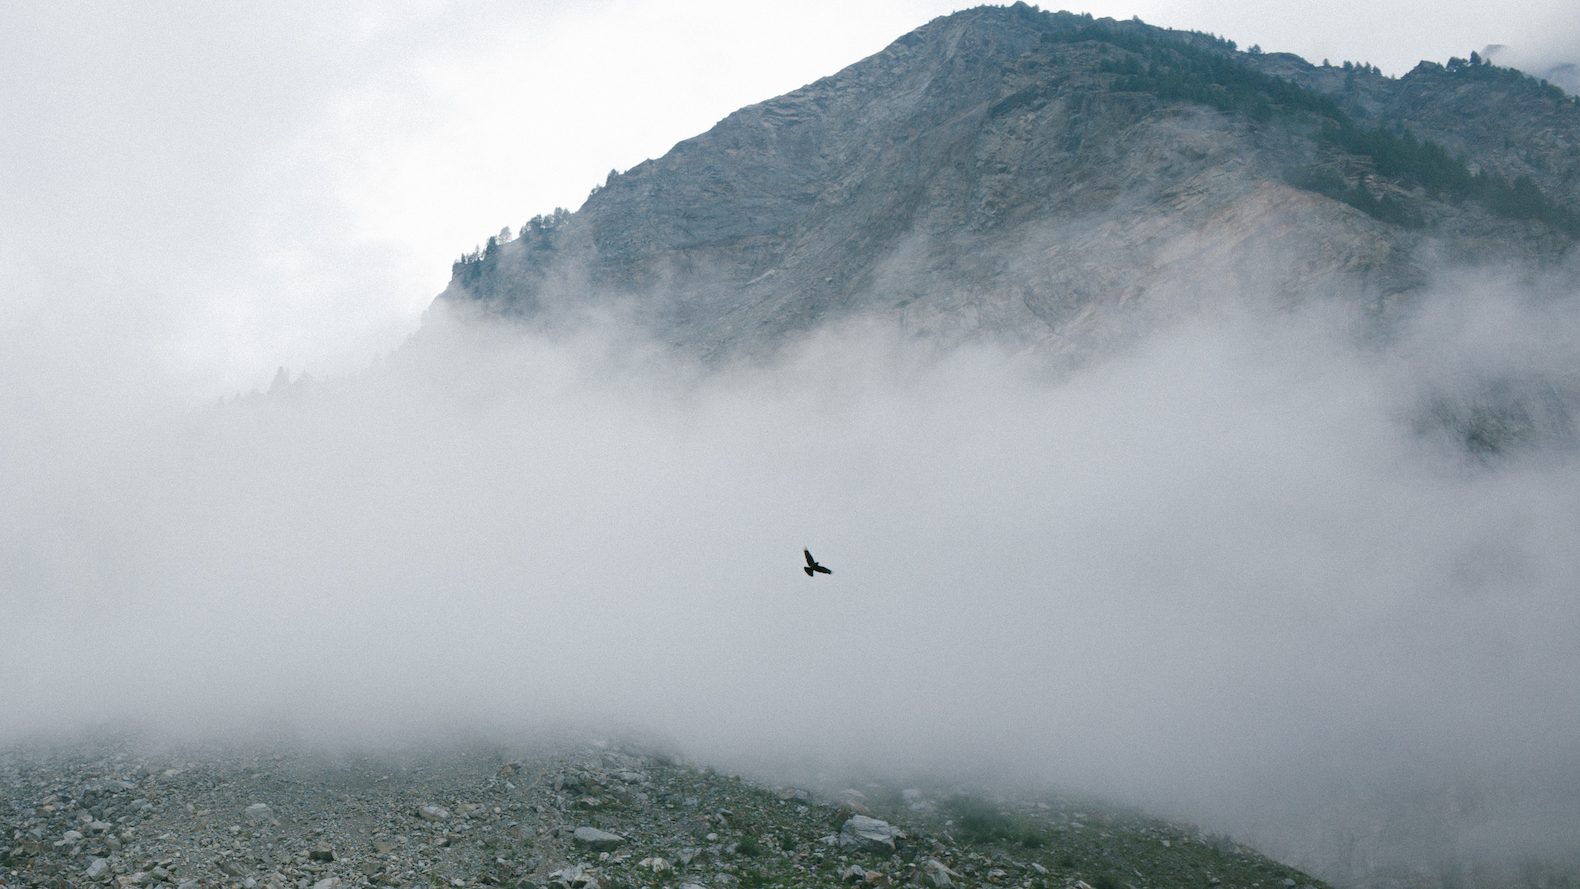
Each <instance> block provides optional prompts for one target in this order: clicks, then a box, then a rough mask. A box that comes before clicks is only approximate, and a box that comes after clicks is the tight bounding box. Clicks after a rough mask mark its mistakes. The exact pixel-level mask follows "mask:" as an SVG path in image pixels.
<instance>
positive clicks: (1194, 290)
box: [442, 4, 1580, 356]
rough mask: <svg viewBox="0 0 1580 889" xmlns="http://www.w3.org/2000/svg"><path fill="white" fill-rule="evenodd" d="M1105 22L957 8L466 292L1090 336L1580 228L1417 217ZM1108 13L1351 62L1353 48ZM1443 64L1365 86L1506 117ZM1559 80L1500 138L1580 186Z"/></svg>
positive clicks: (703, 334) (465, 298)
mask: <svg viewBox="0 0 1580 889" xmlns="http://www.w3.org/2000/svg"><path fill="white" fill-rule="evenodd" d="M1090 24H1092V23H1091V20H1090V19H1087V18H1085V17H1082V16H1076V15H1071V14H1069V13H1057V14H1048V13H1041V12H1037V11H1035V10H1033V9H1031V8H1029V7H1026V6H1024V5H1021V4H1017V5H1016V6H1015V7H1010V8H980V9H974V10H970V11H967V12H962V13H957V14H955V15H952V16H948V17H946V18H941V19H938V20H936V21H934V22H932V23H930V24H928V25H926V26H925V27H922V28H919V29H918V30H916V31H914V32H912V33H910V34H907V35H905V36H904V37H902V38H900V39H899V40H897V41H895V42H894V43H893V44H892V45H891V46H889V47H888V48H887V49H885V50H884V51H882V52H880V53H878V54H877V55H875V56H872V57H871V58H868V59H865V60H863V61H861V62H859V63H857V64H855V65H852V66H850V67H849V68H847V69H845V70H844V71H841V72H840V73H838V74H836V75H833V76H832V77H827V78H824V79H822V80H819V81H817V82H816V83H813V84H811V85H809V86H806V87H803V88H801V89H799V90H796V91H795V92H792V93H789V94H787V95H784V96H780V97H779V98H776V99H773V100H770V101H767V102H764V103H762V104H759V105H754V106H751V107H748V108H744V109H742V110H740V111H737V112H736V113H734V114H732V115H730V116H729V117H727V118H726V119H725V120H723V121H721V122H720V123H719V124H718V125H717V126H715V127H714V128H713V129H712V130H710V131H709V132H707V133H705V134H703V135H701V136H698V137H696V138H693V139H689V140H686V141H685V142H682V143H680V144H679V145H677V146H675V148H674V149H673V150H672V151H670V153H669V154H667V155H665V156H664V157H663V158H660V159H658V160H650V161H645V162H643V163H642V164H639V165H637V166H636V167H634V168H632V169H631V170H628V171H627V172H626V173H624V174H623V175H612V176H611V177H610V179H609V181H608V183H607V184H606V185H605V186H603V187H602V188H600V189H598V190H597V191H595V193H594V194H593V195H592V196H591V197H590V198H588V200H587V202H586V204H585V205H584V206H583V207H582V208H581V209H580V210H579V211H578V212H577V213H575V214H573V215H569V216H568V217H567V216H560V217H557V218H555V219H554V220H551V223H552V224H550V225H547V226H543V227H539V228H535V229H533V230H531V231H525V232H524V233H523V236H522V237H521V238H519V239H517V240H514V241H509V242H506V243H504V244H501V245H498V246H497V247H491V248H490V249H489V250H488V251H487V252H486V254H484V255H482V256H480V257H478V258H477V259H476V260H473V261H464V262H461V263H457V264H456V267H455V274H454V278H453V280H452V281H451V284H450V286H449V287H448V289H446V291H445V292H444V294H442V298H445V299H449V300H452V301H455V302H458V303H462V304H472V303H474V302H475V303H479V304H481V305H483V306H484V307H486V308H488V309H491V310H494V311H497V312H500V313H502V314H506V315H512V316H518V317H526V318H532V319H534V320H535V321H536V322H538V323H555V322H556V321H557V320H563V319H565V318H566V317H567V316H572V317H573V316H575V315H576V314H577V313H579V312H581V311H583V310H585V309H587V308H588V307H590V306H596V305H601V304H605V303H608V302H621V303H624V304H626V305H629V306H631V307H633V308H634V310H635V312H636V315H637V317H638V318H639V319H640V320H641V321H642V322H643V323H644V324H645V325H647V326H648V327H649V328H650V329H652V330H653V331H655V333H656V334H657V335H658V336H659V337H660V339H661V340H663V341H667V342H672V343H675V344H678V345H681V346H683V347H685V348H688V349H692V350H695V351H697V352H699V353H701V354H704V355H712V356H716V355H721V354H729V353H732V352H736V351H742V350H745V351H758V350H763V349H772V348H773V347H774V346H775V345H776V344H778V343H780V342H782V341H784V340H785V339H787V338H789V337H792V336H793V335H795V334H796V333H798V332H801V331H806V330H809V329H811V328H814V327H816V326H818V325H820V324H822V323H825V322H829V321H835V320H838V319H842V318H848V317H851V316H854V315H876V316H880V317H884V318H887V319H891V320H894V321H897V322H899V323H900V324H901V325H902V326H903V327H904V328H905V329H906V330H908V331H910V332H911V333H913V334H916V335H921V336H927V337H932V338H936V339H937V340H939V341H940V342H943V343H950V342H959V341H962V340H968V339H973V338H980V337H995V338H1007V339H1009V340H1011V341H1013V342H1016V343H1018V344H1021V345H1033V346H1037V347H1040V348H1044V349H1049V350H1052V351H1073V352H1077V353H1078V352H1080V351H1083V350H1089V349H1100V348H1102V347H1103V346H1104V344H1105V343H1106V342H1108V341H1109V340H1110V339H1112V338H1113V337H1116V336H1118V337H1123V336H1126V335H1127V334H1128V332H1129V331H1131V330H1134V329H1136V328H1138V327H1143V326H1145V325H1147V324H1148V323H1150V322H1151V321H1153V320H1154V319H1155V318H1156V316H1158V315H1163V316H1168V315H1173V314H1178V313H1181V312H1184V311H1189V310H1190V308H1191V307H1192V306H1194V305H1195V304H1197V303H1198V302H1200V301H1202V300H1209V299H1213V298H1216V297H1218V296H1219V295H1222V294H1224V293H1226V292H1228V293H1233V292H1255V293H1258V294H1270V295H1272V296H1273V297H1274V298H1275V299H1279V300H1285V301H1287V300H1295V299H1302V298H1309V297H1313V296H1321V295H1331V294H1344V295H1347V296H1351V297H1355V298H1360V299H1363V300H1366V301H1367V302H1368V304H1369V305H1371V306H1372V307H1374V308H1386V307H1387V306H1388V305H1389V304H1390V302H1391V301H1393V300H1394V299H1396V298H1397V297H1398V295H1400V294H1406V293H1409V292H1411V291H1414V290H1417V289H1419V288H1421V287H1422V286H1423V285H1424V284H1425V283H1426V282H1427V280H1428V275H1427V272H1426V268H1427V267H1428V265H1429V264H1430V263H1432V262H1435V261H1437V260H1438V259H1440V258H1442V257H1449V258H1457V259H1460V260H1476V261H1480V260H1496V261H1500V262H1501V261H1509V260H1533V259H1539V260H1548V259H1551V258H1553V257H1556V256H1560V255H1562V254H1563V252H1564V251H1566V250H1567V249H1568V246H1569V243H1570V237H1569V236H1568V235H1565V234H1562V233H1558V232H1555V231H1552V230H1549V229H1548V228H1547V227H1546V226H1544V225H1543V224H1541V223H1537V222H1531V221H1522V222H1515V221H1510V220H1506V219H1499V218H1496V217H1495V216H1493V214H1492V213H1491V212H1490V211H1487V210H1486V209H1484V208H1480V207H1477V206H1475V205H1472V204H1470V203H1459V204H1451V203H1449V202H1447V201H1427V200H1426V199H1425V198H1422V199H1421V200H1422V204H1421V205H1422V207H1423V208H1424V209H1423V210H1422V214H1423V219H1424V220H1425V221H1426V222H1427V226H1426V227H1425V228H1424V229H1419V230H1412V229H1406V228H1402V227H1399V226H1396V225H1391V224H1388V223H1384V222H1381V221H1379V220H1378V219H1375V218H1372V217H1371V216H1367V215H1366V214H1364V213H1362V212H1360V211H1358V210H1356V209H1354V208H1353V207H1351V206H1349V205H1346V204H1344V203H1341V202H1340V201H1337V200H1333V199H1330V198H1327V197H1323V196H1322V195H1320V194H1316V193H1314V192H1311V191H1305V190H1302V189H1299V188H1295V187H1292V186H1291V185H1289V184H1286V180H1288V178H1289V177H1288V172H1289V170H1291V169H1295V168H1301V167H1304V166H1308V165H1313V164H1319V163H1320V164H1328V165H1337V168H1342V169H1346V170H1356V169H1358V170H1361V171H1362V174H1363V175H1364V170H1365V159H1364V158H1359V159H1357V158H1343V157H1336V149H1334V148H1333V147H1332V146H1325V145H1322V144H1320V143H1319V142H1318V141H1317V140H1315V139H1313V138H1312V133H1311V132H1310V127H1309V126H1307V127H1305V129H1302V128H1301V126H1299V125H1296V124H1291V123H1289V122H1288V121H1286V120H1283V119H1281V118H1280V119H1274V120H1271V121H1268V120H1263V121H1258V120H1256V119H1253V118H1252V117H1251V116H1247V115H1244V114H1240V113H1223V112H1220V111H1216V110H1214V109H1212V108H1208V107H1206V106H1202V105H1198V104H1192V103H1190V102H1187V101H1183V100H1165V99H1162V98H1159V97H1158V96H1156V95H1151V94H1148V93H1140V92H1125V91H1121V90H1119V89H1117V88H1116V84H1118V83H1119V81H1118V80H1117V79H1116V78H1117V75H1116V74H1114V73H1112V68H1111V67H1109V68H1105V63H1107V64H1108V65H1111V64H1112V63H1113V62H1114V61H1115V60H1116V59H1123V58H1124V57H1125V55H1126V53H1125V51H1124V50H1123V49H1120V48H1118V47H1116V46H1114V45H1112V44H1110V43H1104V42H1101V41H1085V42H1076V43H1068V42H1057V41H1053V42H1050V41H1049V40H1048V39H1046V35H1057V34H1059V33H1061V32H1071V31H1073V30H1074V29H1078V28H1081V27H1086V26H1089V25H1090ZM1108 24H1109V26H1110V27H1113V28H1119V29H1133V30H1135V31H1137V32H1145V33H1149V34H1156V35H1164V36H1169V37H1173V38H1177V39H1180V40H1184V41H1186V42H1189V43H1194V44H1197V45H1205V46H1213V47H1214V51H1215V52H1220V53H1222V54H1225V55H1229V56H1234V57H1236V58H1237V59H1240V60H1241V61H1248V60H1254V61H1255V62H1256V64H1258V65H1260V66H1261V67H1263V68H1265V69H1269V70H1273V71H1275V73H1278V74H1280V75H1282V76H1286V77H1291V78H1294V79H1296V80H1298V81H1301V82H1303V83H1306V84H1308V85H1310V86H1312V87H1313V88H1316V89H1324V90H1331V89H1339V90H1343V89H1344V88H1345V87H1346V83H1345V78H1344V75H1343V72H1342V71H1341V70H1340V69H1323V68H1314V67H1313V66H1311V65H1308V64H1306V63H1304V62H1301V61H1300V60H1298V59H1295V58H1294V57H1289V56H1276V57H1275V56H1260V55H1259V56H1254V57H1253V56H1249V55H1247V54H1244V53H1233V52H1231V51H1230V50H1229V49H1228V48H1227V46H1225V45H1221V44H1217V45H1215V44H1214V43H1213V41H1211V40H1210V39H1208V38H1206V37H1204V36H1203V35H1190V34H1183V33H1177V32H1164V31H1161V30H1160V29H1155V28H1150V27H1149V26H1146V25H1142V24H1140V23H1108ZM1331 71H1339V72H1340V73H1339V74H1337V75H1331V74H1330V73H1328V72H1331ZM1368 76H1369V77H1371V79H1372V80H1375V81H1379V82H1380V81H1381V80H1382V78H1380V77H1376V76H1372V75H1368ZM1441 76H1442V77H1449V76H1450V75H1448V74H1447V73H1443V74H1442V75H1441ZM1436 77H1438V75H1437V74H1434V73H1432V72H1430V71H1423V72H1421V73H1420V74H1419V76H1417V75H1416V74H1412V75H1411V77H1410V78H1405V79H1401V80H1399V81H1388V84H1390V85H1389V86H1387V87H1386V88H1384V87H1381V86H1378V85H1377V84H1376V83H1371V82H1370V81H1366V82H1365V83H1363V84H1362V86H1363V87H1365V88H1366V89H1370V90H1371V92H1365V93H1364V95H1362V94H1361V93H1358V92H1357V91H1356V90H1357V88H1356V87H1355V86H1354V78H1350V84H1349V87H1350V93H1351V94H1352V96H1351V99H1350V104H1351V105H1353V106H1355V107H1356V109H1357V110H1358V111H1359V112H1362V113H1365V114H1367V115H1369V116H1370V117H1371V118H1388V119H1390V120H1391V119H1393V118H1391V117H1388V115H1389V114H1391V113H1393V112H1392V111H1390V109H1393V111H1403V110H1408V111H1409V112H1410V114H1411V115H1412V116H1410V117H1408V121H1409V122H1410V123H1411V125H1412V126H1419V127H1420V128H1421V130H1422V133H1423V135H1425V136H1427V137H1429V138H1441V139H1443V141H1444V142H1445V144H1448V145H1450V147H1451V148H1454V147H1455V146H1461V145H1462V146H1463V147H1470V148H1476V149H1477V150H1478V151H1479V150H1480V149H1482V148H1484V147H1485V146H1486V145H1487V144H1489V143H1488V141H1487V139H1486V138H1483V137H1482V136H1481V135H1477V133H1480V132H1481V131H1480V130H1474V129H1473V128H1458V129H1456V128H1455V127H1453V126H1452V125H1451V121H1452V119H1453V118H1454V116H1455V115H1456V114H1459V113H1461V111H1462V110H1465V109H1470V110H1475V109H1478V108H1481V107H1482V106H1484V105H1487V104H1488V103H1492V104H1494V105H1496V104H1497V101H1496V99H1495V98H1488V96H1490V95H1491V94H1490V93H1485V85H1481V84H1480V82H1479V81H1476V82H1472V81H1466V82H1465V83H1463V84H1456V85H1454V86H1453V88H1452V89H1450V88H1447V87H1441V86H1434V85H1433V84H1436V83H1437V81H1436V80H1434V78H1436ZM1330 81H1332V82H1330ZM1477 90H1483V92H1482V93H1478V92H1476V91H1477ZM1374 94H1375V95H1374ZM1385 94H1386V95H1385ZM1531 102H1534V103H1537V104H1540V103H1542V102H1545V103H1546V104H1545V105H1542V108H1543V109H1545V111H1542V113H1541V114H1540V115H1538V116H1539V117H1540V119H1541V120H1542V121H1543V125H1542V126H1543V127H1544V128H1541V129H1540V130H1539V131H1533V133H1534V135H1533V136H1532V139H1533V140H1534V141H1533V142H1532V146H1535V147H1523V146H1522V147H1521V148H1520V149H1518V150H1515V149H1509V151H1505V152H1504V153H1503V154H1498V155H1497V158H1495V159H1494V158H1492V157H1491V156H1490V155H1489V157H1488V159H1487V160H1486V161H1485V162H1486V163H1488V164H1493V163H1494V160H1497V161H1498V162H1500V163H1501V162H1503V161H1505V160H1508V157H1506V155H1508V154H1509V152H1510V151H1512V152H1514V153H1515V154H1519V152H1520V151H1525V152H1526V153H1525V154H1520V155H1519V156H1520V157H1521V158H1523V160H1522V161H1521V162H1520V163H1513V162H1512V161H1511V162H1509V163H1508V164H1506V166H1507V169H1508V171H1509V174H1510V175H1519V174H1521V173H1522V171H1525V170H1527V169H1532V170H1534V169H1537V168H1538V167H1540V168H1541V169H1542V170H1544V171H1545V172H1543V174H1542V179H1541V182H1542V184H1543V185H1549V184H1551V189H1550V190H1551V191H1552V193H1553V195H1555V196H1557V197H1558V198H1562V199H1568V198H1575V199H1576V203H1580V191H1576V189H1577V188H1580V184H1577V183H1575V182H1574V181H1572V180H1573V179H1574V177H1570V178H1569V179H1565V178H1564V177H1565V175H1567V174H1563V173H1561V172H1560V167H1561V163H1560V160H1561V157H1560V156H1567V155H1565V154H1564V153H1565V152H1572V151H1573V150H1574V149H1575V148H1576V146H1580V139H1575V138H1573V135H1574V134H1575V133H1576V132H1577V126H1576V123H1577V121H1580V109H1577V108H1576V107H1575V106H1574V105H1573V104H1572V103H1568V102H1561V101H1557V100H1553V99H1552V98H1551V97H1550V96H1548V97H1546V98H1542V97H1532V99H1531ZM1467 103H1469V104H1467ZM1548 106H1551V107H1548ZM1499 107H1502V108H1503V111H1504V112H1506V115H1507V114H1515V113H1517V112H1516V111H1514V110H1510V107H1506V106H1499ZM1531 107H1532V108H1535V105H1532V106H1531ZM1518 113H1522V114H1523V113H1526V112H1518ZM1529 113H1530V114H1536V112H1535V111H1530V112H1529ZM1506 115H1505V116H1506ZM1500 121H1503V118H1499V117H1496V116H1494V117H1489V118H1488V119H1487V122H1486V123H1485V124H1480V123H1478V124H1477V126H1478V127H1482V129H1484V130H1486V131H1487V132H1491V131H1494V130H1499V128H1500V126H1501V125H1502V124H1500ZM1504 122H1505V123H1506V121H1504ZM1501 132H1503V133H1505V134H1508V133H1511V132H1523V131H1520V130H1509V129H1502V130H1501ZM1454 134H1457V136H1459V137H1463V138H1461V139H1460V142H1454V140H1453V139H1451V138H1450V136H1451V135H1454ZM1483 135H1484V134H1483ZM1499 144H1500V145H1501V144H1502V143H1501V142H1500V143H1499ZM1456 150H1457V149H1456ZM1544 152H1545V153H1544ZM1494 154H1496V152H1494ZM1373 187H1377V188H1381V189H1383V191H1384V192H1387V191H1388V190H1389V189H1392V191H1394V192H1397V193H1399V194H1401V195H1403V194H1404V193H1405V192H1406V191H1407V189H1406V188H1405V187H1404V186H1400V185H1390V184H1388V183H1381V184H1379V183H1373Z"/></svg>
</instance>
